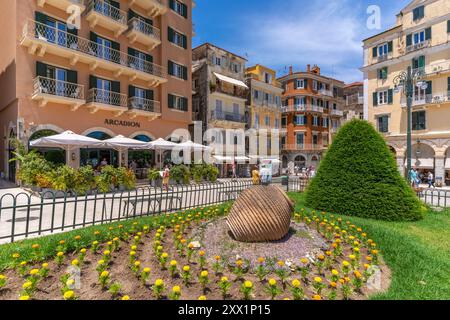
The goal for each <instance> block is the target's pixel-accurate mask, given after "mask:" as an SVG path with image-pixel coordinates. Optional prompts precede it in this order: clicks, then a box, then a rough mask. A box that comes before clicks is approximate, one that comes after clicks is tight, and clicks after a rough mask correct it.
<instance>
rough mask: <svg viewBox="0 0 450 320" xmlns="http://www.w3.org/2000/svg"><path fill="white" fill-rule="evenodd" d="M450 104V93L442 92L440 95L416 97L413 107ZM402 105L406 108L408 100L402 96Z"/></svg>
mask: <svg viewBox="0 0 450 320" xmlns="http://www.w3.org/2000/svg"><path fill="white" fill-rule="evenodd" d="M445 102H450V91H447V92H440V93H433V94H426V95H421V96H419V95H415V96H414V97H413V100H412V105H413V106H421V105H424V104H440V103H445ZM400 103H401V105H402V107H403V108H405V107H406V98H405V97H403V96H402V98H401V101H400Z"/></svg>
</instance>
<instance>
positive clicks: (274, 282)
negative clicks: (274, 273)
mask: <svg viewBox="0 0 450 320" xmlns="http://www.w3.org/2000/svg"><path fill="white" fill-rule="evenodd" d="M276 284H277V280H275V279H269V285H271V286H275V285H276Z"/></svg>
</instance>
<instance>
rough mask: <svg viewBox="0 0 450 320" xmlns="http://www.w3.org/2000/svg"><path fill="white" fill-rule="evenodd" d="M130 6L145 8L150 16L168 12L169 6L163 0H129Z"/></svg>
mask: <svg viewBox="0 0 450 320" xmlns="http://www.w3.org/2000/svg"><path fill="white" fill-rule="evenodd" d="M128 3H129V5H130V7H134V6H137V7H139V8H142V9H144V10H145V12H146V13H147V15H148V16H150V17H152V18H154V17H157V16H159V15H163V14H165V13H166V12H167V6H166V5H165V4H164V3H163V1H162V0H128Z"/></svg>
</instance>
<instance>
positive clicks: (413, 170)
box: [409, 168, 417, 188]
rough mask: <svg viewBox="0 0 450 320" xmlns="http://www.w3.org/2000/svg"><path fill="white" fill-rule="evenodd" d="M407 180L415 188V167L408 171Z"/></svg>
mask: <svg viewBox="0 0 450 320" xmlns="http://www.w3.org/2000/svg"><path fill="white" fill-rule="evenodd" d="M409 182H410V185H411V187H413V188H415V187H416V184H417V171H416V169H414V168H412V169H411V171H410V172H409Z"/></svg>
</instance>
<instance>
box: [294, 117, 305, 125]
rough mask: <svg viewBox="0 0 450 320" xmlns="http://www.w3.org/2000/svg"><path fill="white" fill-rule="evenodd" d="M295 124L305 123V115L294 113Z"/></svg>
mask: <svg viewBox="0 0 450 320" xmlns="http://www.w3.org/2000/svg"><path fill="white" fill-rule="evenodd" d="M295 124H296V125H297V126H304V125H306V116H305V115H296V116H295Z"/></svg>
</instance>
